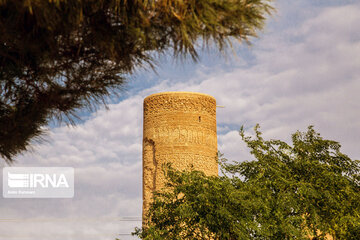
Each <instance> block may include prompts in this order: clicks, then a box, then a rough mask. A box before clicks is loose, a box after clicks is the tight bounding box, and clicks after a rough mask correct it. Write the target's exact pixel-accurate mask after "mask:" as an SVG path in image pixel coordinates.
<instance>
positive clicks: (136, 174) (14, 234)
mask: <svg viewBox="0 0 360 240" xmlns="http://www.w3.org/2000/svg"><path fill="white" fill-rule="evenodd" d="M275 7H276V8H277V13H276V14H275V15H274V16H273V17H272V18H271V19H269V21H268V24H267V27H266V29H265V30H264V32H263V33H261V34H260V38H259V39H256V40H254V41H253V45H252V46H251V47H246V46H236V47H235V52H236V56H235V55H234V56H233V55H231V53H230V55H231V56H229V57H227V58H224V57H222V56H221V54H218V53H216V51H213V50H212V49H210V51H209V52H207V53H203V54H202V55H201V56H202V57H201V59H200V61H199V62H198V63H196V64H195V63H193V62H190V61H188V62H184V63H181V62H179V61H171V60H169V59H171V58H164V59H162V60H161V61H160V64H159V67H158V72H157V74H154V73H153V72H151V71H143V72H142V71H139V72H137V73H136V74H135V75H134V76H132V77H131V81H129V83H128V85H127V86H126V88H125V90H124V92H122V94H121V98H119V99H116V100H113V103H112V104H110V105H109V110H104V109H100V110H99V111H97V112H96V113H91V114H90V113H88V114H84V115H85V116H84V120H83V121H82V122H80V123H79V124H78V126H77V127H75V128H73V127H66V126H57V127H56V126H54V127H52V128H51V129H49V133H48V135H47V137H46V139H47V142H46V143H43V144H41V145H36V144H35V145H34V151H33V152H32V153H27V154H25V155H23V156H20V157H19V158H18V159H17V162H16V164H15V165H14V166H42V167H46V166H66V167H73V168H75V197H74V198H73V199H4V198H0V240H12V239H19V240H25V239H26V240H35V239H36V240H48V239H53V240H57V239H59V240H64V239H74V240H85V239H86V240H95V239H96V240H99V239H100V240H114V239H115V238H116V237H118V238H119V237H120V238H121V239H132V237H130V236H128V235H119V234H129V233H130V232H131V231H133V229H134V227H135V226H140V224H141V222H140V221H139V220H140V219H141V207H142V189H141V185H142V184H141V179H142V168H141V164H142V163H141V161H142V160H141V149H142V147H141V143H142V103H143V99H144V97H146V96H147V95H150V94H152V93H157V92H162V91H195V92H202V93H207V94H210V95H212V96H214V97H215V98H216V99H217V104H218V105H223V106H225V108H218V112H217V121H218V142H219V150H220V151H221V152H223V153H224V154H225V156H226V157H227V158H229V159H232V160H237V161H244V160H247V159H249V158H251V157H250V156H249V154H248V151H247V149H246V147H245V146H244V144H243V143H242V142H241V139H240V137H239V135H238V130H239V128H240V126H241V125H244V126H245V128H246V129H247V131H248V132H249V134H251V133H252V128H253V127H254V125H255V124H256V123H259V124H260V125H261V129H262V131H263V132H264V136H265V137H266V138H276V139H281V140H284V141H289V139H290V134H291V133H294V132H295V131H296V130H302V131H305V130H306V128H307V126H308V125H314V126H315V129H316V130H317V131H318V132H320V133H321V134H322V136H324V137H325V138H328V139H333V140H337V141H339V142H340V143H341V144H342V151H343V152H344V153H346V154H348V155H349V156H350V157H351V158H354V159H359V158H360V147H359V140H360V121H359V119H360V111H359V109H360V28H359V22H360V4H359V2H358V1H340V0H339V1H334V0H331V1H329V0H318V1H313V0H308V1H307V0H303V1H287V0H278V1H276V3H275ZM0 164H1V165H0V166H1V167H4V166H5V164H4V163H3V162H1V163H0ZM0 177H1V176H0ZM130 220H131V221H130Z"/></svg>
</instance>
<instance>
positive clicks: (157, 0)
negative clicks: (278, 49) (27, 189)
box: [0, 0, 272, 162]
mask: <svg viewBox="0 0 360 240" xmlns="http://www.w3.org/2000/svg"><path fill="white" fill-rule="evenodd" d="M270 1H271V0H170V1H169V0H133V1H127V0H97V1H92V0H72V1H66V0H18V1H10V0H0V156H1V157H3V158H4V159H5V160H7V161H9V162H11V160H12V158H13V156H15V155H16V154H18V153H20V152H21V151H23V150H26V149H27V147H28V145H29V141H30V140H31V139H33V138H34V137H37V136H39V135H40V134H41V132H42V131H41V129H42V128H41V127H42V126H44V125H46V124H47V123H48V121H49V120H50V119H52V118H53V117H55V118H57V119H59V120H61V119H63V118H65V120H67V122H70V123H71V122H73V120H74V116H76V115H75V110H76V109H79V108H82V107H89V108H94V107H96V105H97V103H99V102H104V97H105V96H107V95H109V94H110V93H117V92H118V89H119V88H121V86H122V84H123V83H124V81H125V76H128V75H129V74H131V73H132V72H133V71H134V69H136V68H140V67H143V66H148V67H149V66H150V67H154V66H155V56H157V55H161V54H164V53H170V52H172V53H173V56H174V57H179V56H182V57H185V56H191V57H192V58H193V59H194V60H196V59H197V57H198V55H197V50H198V49H199V47H201V46H203V47H204V48H206V47H207V46H209V45H210V44H214V45H215V46H216V48H217V49H219V50H220V51H222V50H223V49H225V47H227V46H228V45H229V44H230V43H231V42H232V41H233V39H237V40H240V41H245V42H247V43H249V37H255V36H256V32H257V30H259V29H261V28H262V27H263V25H264V21H265V16H266V14H270V12H271V11H272V7H271V6H270ZM197 46H198V47H197Z"/></svg>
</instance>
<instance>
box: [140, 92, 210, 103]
mask: <svg viewBox="0 0 360 240" xmlns="http://www.w3.org/2000/svg"><path fill="white" fill-rule="evenodd" d="M161 95H174V96H181V95H183V96H186V95H195V96H204V97H209V98H212V99H214V100H215V101H216V99H215V98H214V97H213V96H211V95H209V94H205V93H199V92H183V91H173V92H159V93H154V94H151V95H149V96H147V97H146V98H144V101H146V100H148V99H150V98H152V97H155V96H161Z"/></svg>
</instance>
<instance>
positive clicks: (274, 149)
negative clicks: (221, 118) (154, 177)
mask: <svg viewBox="0 0 360 240" xmlns="http://www.w3.org/2000/svg"><path fill="white" fill-rule="evenodd" d="M255 132H256V136H255V137H254V138H250V137H248V136H245V134H244V131H243V130H241V131H240V134H241V136H242V139H243V140H244V141H245V142H246V144H247V145H248V147H249V148H250V150H251V154H252V155H253V157H254V158H255V160H252V161H244V162H231V163H230V162H228V161H226V160H224V159H223V158H222V160H221V161H220V163H221V170H222V173H223V174H222V175H221V176H219V177H214V176H212V177H207V176H205V175H204V174H203V173H201V172H197V171H192V172H178V171H175V170H174V169H171V168H168V169H167V170H166V176H167V177H168V186H167V191H162V192H158V193H157V194H156V195H155V198H154V202H153V204H152V206H151V208H150V211H149V216H148V217H149V220H150V221H149V223H148V224H147V225H144V226H143V228H142V229H136V232H135V234H136V235H138V236H139V237H140V238H141V239H214V240H216V239H262V240H266V239H272V240H273V239H309V238H310V236H312V237H313V239H325V236H326V235H327V234H330V235H331V236H333V237H334V239H346V240H349V239H354V240H355V239H360V201H359V199H360V175H359V174H360V162H359V161H358V160H352V159H350V158H349V157H348V156H347V155H345V154H343V153H341V151H340V144H339V143H337V142H335V141H331V140H326V139H323V138H322V137H321V136H320V135H319V134H318V133H317V132H315V131H314V129H313V128H312V127H309V128H308V130H307V132H304V133H301V132H296V133H295V134H293V135H292V145H288V144H287V143H285V142H283V141H279V140H264V139H263V138H262V135H261V132H260V131H259V129H258V126H257V127H256V128H255Z"/></svg>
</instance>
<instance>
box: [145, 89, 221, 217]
mask: <svg viewBox="0 0 360 240" xmlns="http://www.w3.org/2000/svg"><path fill="white" fill-rule="evenodd" d="M216 156H217V135H216V100H215V98H213V97H212V96H209V95H206V94H201V93H193V92H164V93H157V94H153V95H150V96H148V97H147V98H145V99H144V133H143V219H144V216H145V214H146V213H147V211H148V209H149V204H150V202H151V198H152V193H153V191H156V190H160V189H162V188H163V187H164V182H165V178H164V174H163V172H162V165H163V164H165V163H171V164H172V167H174V168H175V169H178V170H185V169H188V170H190V169H191V168H192V167H193V169H195V170H200V171H203V172H204V173H205V174H206V175H217V174H218V164H217V161H216Z"/></svg>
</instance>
